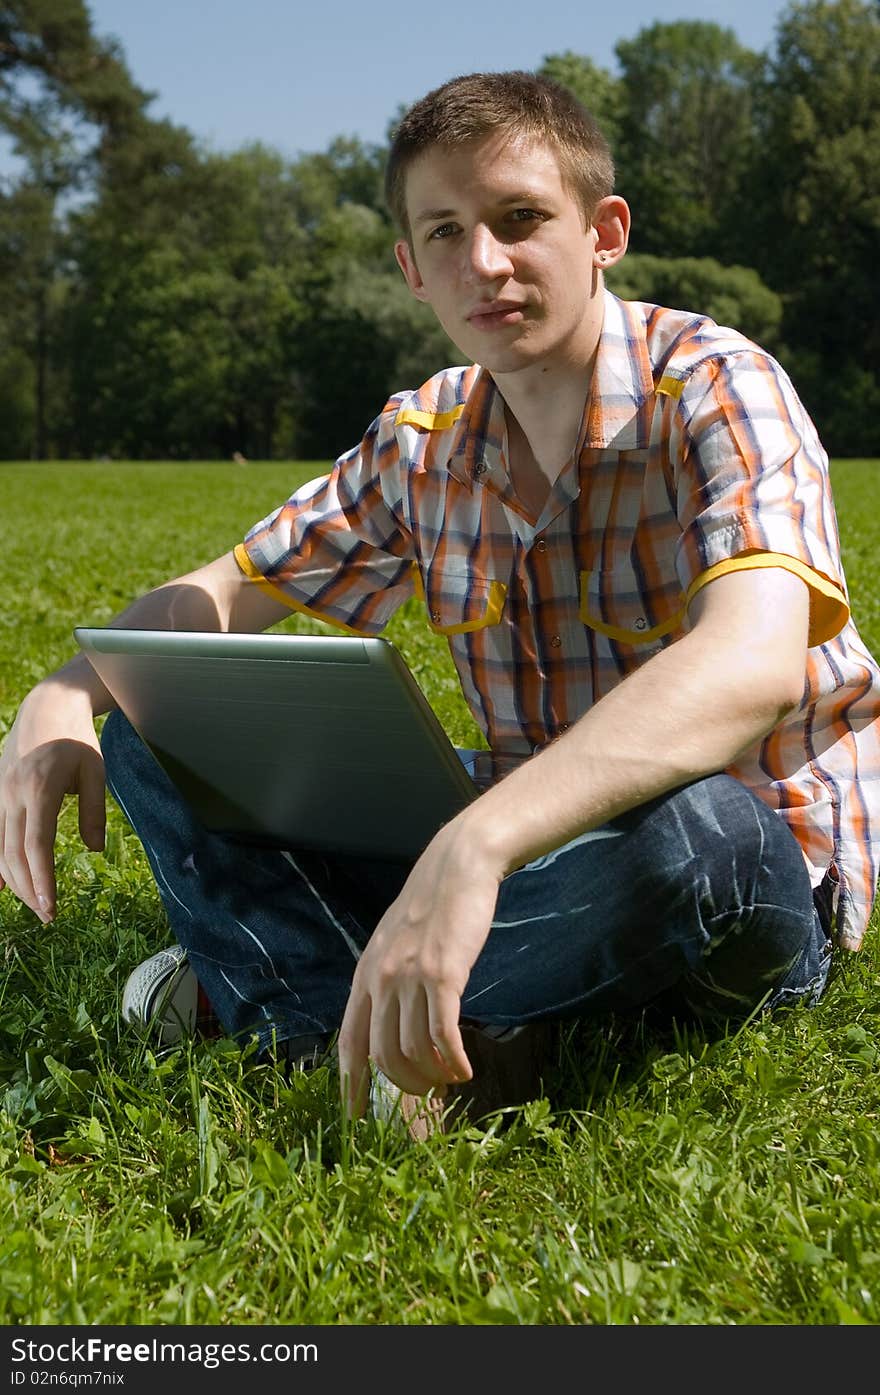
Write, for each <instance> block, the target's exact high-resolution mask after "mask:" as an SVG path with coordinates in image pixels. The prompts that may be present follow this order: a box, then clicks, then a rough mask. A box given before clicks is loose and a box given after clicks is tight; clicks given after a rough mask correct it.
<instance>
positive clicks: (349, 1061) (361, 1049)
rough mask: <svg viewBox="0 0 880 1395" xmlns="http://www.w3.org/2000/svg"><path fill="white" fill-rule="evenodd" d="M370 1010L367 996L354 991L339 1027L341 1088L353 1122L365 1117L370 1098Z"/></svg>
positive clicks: (338, 1045)
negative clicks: (364, 1113)
mask: <svg viewBox="0 0 880 1395" xmlns="http://www.w3.org/2000/svg"><path fill="white" fill-rule="evenodd" d="M370 1009H371V1003H370V999H369V998H368V997H367V996H366V994H364V995H361V994H356V993H355V991H354V990H352V993H351V994H350V996H349V999H348V1006H347V1007H346V1009H345V1016H344V1017H343V1019H342V1026H341V1027H340V1028H339V1037H338V1040H337V1051H338V1055H339V1085H340V1089H341V1091H342V1104H343V1108H344V1109H345V1113H346V1115H347V1117H348V1118H350V1119H359V1118H360V1117H361V1115H362V1114H363V1112H364V1110H365V1109H366V1107H367V1103H368V1102H369V1098H370V1061H369V1051H370Z"/></svg>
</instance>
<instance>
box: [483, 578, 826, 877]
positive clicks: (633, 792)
mask: <svg viewBox="0 0 880 1395" xmlns="http://www.w3.org/2000/svg"><path fill="white" fill-rule="evenodd" d="M780 576H781V580H779V582H778V585H777V587H776V589H775V591H773V590H772V589H768V586H767V584H766V579H765V578H761V579H760V584H759V586H758V587H757V588H756V589H757V590H758V591H759V592H760V594H761V595H762V596H763V597H764V599H765V601H767V602H768V603H769V602H771V601H773V602H775V601H777V600H785V601H787V602H788V603H789V606H788V610H787V613H788V615H789V620H788V622H787V624H788V627H789V628H788V635H789V638H788V639H779V640H777V638H776V636H775V634H774V633H773V630H772V627H770V628H768V631H767V633H766V634H765V635H764V637H763V638H762V637H761V636H760V634H758V633H757V632H756V629H757V627H756V626H754V625H753V626H752V629H751V630H749V627H748V625H744V627H743V639H742V642H740V643H737V642H735V640H734V642H733V643H730V642H729V640H728V639H727V635H726V633H724V632H723V630H722V627H718V629H717V630H715V631H714V632H713V628H712V625H711V623H710V624H709V625H708V626H706V627H701V626H699V625H698V626H697V627H696V628H695V629H694V631H693V632H692V633H691V634H689V635H686V636H685V637H684V638H683V639H681V640H679V641H678V642H677V643H676V644H674V645H671V646H670V647H669V648H668V649H666V650H663V651H662V652H660V653H659V654H657V655H656V656H655V657H654V658H652V659H651V660H650V661H649V662H648V663H646V664H645V665H644V666H643V667H642V668H640V669H637V670H636V671H635V672H634V673H632V674H631V675H630V676H629V677H628V678H627V679H626V680H625V681H624V682H622V683H621V684H620V685H619V686H618V687H617V688H615V689H613V690H612V691H611V692H610V693H609V694H607V696H606V697H604V698H603V699H602V700H601V702H599V703H597V704H596V706H595V707H594V708H592V710H591V711H590V712H588V713H587V714H586V715H585V716H584V717H582V718H581V719H580V721H579V722H577V723H575V725H574V726H573V727H572V728H571V729H570V730H569V731H568V732H566V734H565V735H564V736H562V737H560V738H559V739H558V740H557V741H555V742H553V743H552V744H551V745H550V746H548V747H547V748H545V749H544V750H543V751H542V752H540V754H538V755H536V756H535V757H534V758H533V759H532V760H530V761H527V762H525V764H523V765H522V766H520V767H519V768H518V769H516V770H514V771H513V772H512V773H511V774H510V775H509V776H507V778H506V779H504V780H502V781H501V782H500V783H499V784H498V785H496V786H495V787H494V788H493V789H491V790H489V791H487V792H486V794H484V795H483V796H482V797H481V798H480V799H479V800H477V801H476V802H475V803H474V804H472V805H470V806H468V808H467V809H466V810H465V811H464V812H463V813H462V814H461V815H459V822H460V834H461V845H462V849H463V850H464V848H466V847H467V848H468V853H467V855H468V856H473V854H474V852H476V855H477V856H478V857H480V856H481V855H482V856H486V857H488V859H489V861H490V865H492V866H493V867H494V868H495V870H496V871H497V873H498V874H499V875H502V876H503V875H506V873H508V872H510V871H512V870H513V869H514V868H516V867H519V866H522V865H523V864H524V863H526V862H529V861H531V860H533V859H534V858H536V857H540V856H541V855H542V854H544V853H547V852H550V851H552V850H553V849H554V848H558V847H561V846H562V845H563V844H564V843H565V842H568V841H569V840H570V839H571V838H574V837H576V836H577V835H578V834H580V833H585V832H588V831H589V830H590V829H593V828H596V827H599V826H600V825H601V824H603V823H606V822H608V821H609V820H610V819H613V818H615V817H616V816H617V815H618V814H621V813H623V812H625V811H626V810H627V809H631V808H634V807H635V806H637V805H639V804H643V803H645V802H647V801H648V800H650V799H653V798H656V797H657V796H658V795H661V794H664V793H666V792H667V791H669V790H671V789H675V788H677V787H678V786H680V785H682V784H685V783H687V782H689V781H691V780H694V779H699V778H701V777H702V776H704V775H708V774H711V773H713V772H715V771H719V770H723V769H724V768H725V767H726V766H728V765H730V764H731V763H732V762H733V761H734V760H735V759H736V757H737V756H738V755H739V754H740V753H741V752H742V751H743V750H746V749H748V748H749V747H750V746H752V745H753V744H754V743H755V742H756V741H759V740H760V739H761V738H762V737H763V736H765V735H766V734H767V733H768V732H769V731H770V730H772V729H773V727H775V726H776V725H777V723H778V722H779V721H780V720H781V718H782V717H783V716H784V715H785V713H786V712H787V711H789V710H791V708H792V707H794V706H796V705H797V702H798V701H799V700H800V697H801V696H802V691H803V671H804V656H805V652H806V624H807V614H808V612H807V593H806V588H805V587H803V585H802V583H801V582H799V581H798V580H797V578H792V577H787V576H785V575H783V574H780ZM718 584H719V583H715V585H716V586H717V585H718ZM735 584H738V583H735ZM740 589H741V590H744V589H745V588H744V587H742V586H740ZM793 612H794V613H793ZM800 631H802V635H803V638H802V640H800V641H799V640H798V638H797V636H798V633H799V632H800Z"/></svg>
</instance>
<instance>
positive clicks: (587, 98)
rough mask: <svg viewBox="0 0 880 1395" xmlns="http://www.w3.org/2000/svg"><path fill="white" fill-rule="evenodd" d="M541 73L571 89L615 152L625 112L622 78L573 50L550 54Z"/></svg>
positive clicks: (540, 69) (542, 65) (541, 68)
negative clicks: (593, 118) (620, 79)
mask: <svg viewBox="0 0 880 1395" xmlns="http://www.w3.org/2000/svg"><path fill="white" fill-rule="evenodd" d="M538 72H539V73H540V75H541V76H542V77H548V78H552V79H553V81H554V82H558V83H560V85H561V86H562V87H566V88H568V90H569V92H571V93H572V95H573V96H574V97H576V98H577V100H578V101H579V102H580V103H581V104H582V106H585V107H586V108H587V111H589V112H590V114H591V115H592V116H593V117H595V119H596V121H597V122H598V123H599V126H600V128H601V130H602V133H603V135H604V136H605V139H606V140H607V141H608V144H609V145H610V146H611V150H612V153H616V150H617V147H618V146H619V144H620V127H621V121H622V118H623V109H624V92H623V88H622V86H621V83H620V81H619V79H618V78H616V77H614V76H613V75H612V74H611V73H609V72H608V70H607V68H600V67H599V65H598V64H597V63H594V62H593V60H592V59H591V58H584V57H582V56H581V55H580V54H577V53H572V52H571V50H570V49H568V50H566V52H565V53H551V54H549V55H548V56H547V57H546V58H545V59H544V62H543V63H542V64H541V67H540V68H539V69H538Z"/></svg>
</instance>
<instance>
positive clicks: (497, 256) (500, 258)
mask: <svg viewBox="0 0 880 1395" xmlns="http://www.w3.org/2000/svg"><path fill="white" fill-rule="evenodd" d="M468 270H469V271H470V272H471V273H472V275H473V276H475V277H477V278H478V279H479V280H481V281H495V280H497V279H498V278H499V277H500V276H512V275H513V263H512V261H511V260H510V249H509V248H508V247H507V246H506V244H505V243H503V242H501V241H500V240H499V238H498V237H496V235H495V233H494V232H493V231H492V229H491V228H489V227H487V226H486V225H485V223H480V224H478V225H477V227H475V228H474V231H473V233H472V235H471V238H470V242H469V245H468Z"/></svg>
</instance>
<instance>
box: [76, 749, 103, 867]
mask: <svg viewBox="0 0 880 1395" xmlns="http://www.w3.org/2000/svg"><path fill="white" fill-rule="evenodd" d="M105 789H106V783H105V779H104V760H103V757H102V756H101V755H100V753H99V752H98V751H91V750H90V751H88V752H86V753H85V754H84V755H83V758H82V763H81V765H80V769H79V782H78V790H77V792H78V794H79V836H80V837H81V838H82V840H83V842H84V843H85V845H86V847H87V848H91V850H92V852H102V851H103V848H104V837H105V832H106V827H107V801H106V797H105Z"/></svg>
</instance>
